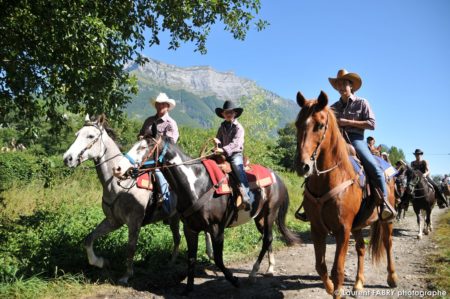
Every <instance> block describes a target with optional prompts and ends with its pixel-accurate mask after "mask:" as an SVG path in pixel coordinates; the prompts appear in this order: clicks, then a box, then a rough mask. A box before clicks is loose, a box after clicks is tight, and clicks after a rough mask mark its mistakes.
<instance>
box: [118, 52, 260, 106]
mask: <svg viewBox="0 0 450 299" xmlns="http://www.w3.org/2000/svg"><path fill="white" fill-rule="evenodd" d="M147 59H148V62H147V63H145V64H144V65H137V64H130V65H127V66H126V67H125V69H126V70H127V71H129V72H131V73H133V74H135V75H136V76H137V77H138V78H139V79H141V80H144V81H150V82H152V83H153V84H155V85H161V86H170V87H171V88H173V89H183V90H186V91H189V92H191V93H193V94H196V95H199V96H216V97H217V98H219V99H221V100H223V101H225V100H239V99H240V98H242V97H243V96H244V97H249V96H252V95H255V94H257V93H261V91H262V90H263V89H262V88H260V87H258V86H257V84H256V82H255V81H252V80H248V79H245V78H240V77H238V76H236V75H235V74H234V72H232V71H227V72H219V71H217V70H215V69H213V68H212V67H210V66H190V67H178V66H175V65H170V64H167V63H164V62H160V61H157V60H155V59H152V58H147Z"/></svg>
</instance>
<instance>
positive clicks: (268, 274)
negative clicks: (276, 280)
mask: <svg viewBox="0 0 450 299" xmlns="http://www.w3.org/2000/svg"><path fill="white" fill-rule="evenodd" d="M264 276H266V277H273V272H266V273H264Z"/></svg>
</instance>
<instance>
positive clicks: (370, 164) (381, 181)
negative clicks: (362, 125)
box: [348, 133, 388, 196]
mask: <svg viewBox="0 0 450 299" xmlns="http://www.w3.org/2000/svg"><path fill="white" fill-rule="evenodd" d="M348 137H349V138H350V141H351V143H352V145H353V147H354V148H355V151H356V153H357V154H358V156H359V159H361V163H362V165H363V166H364V170H365V171H366V172H367V174H368V176H369V177H370V178H371V179H372V180H373V181H374V182H375V183H376V184H377V185H378V186H377V187H379V188H380V189H381V191H382V192H383V194H384V196H387V194H388V192H387V186H386V181H385V178H384V172H383V170H382V169H381V167H380V166H379V165H378V163H377V161H376V160H375V158H374V156H373V155H372V153H371V152H370V150H369V147H368V146H367V142H366V140H365V139H364V136H363V135H360V134H355V133H348Z"/></svg>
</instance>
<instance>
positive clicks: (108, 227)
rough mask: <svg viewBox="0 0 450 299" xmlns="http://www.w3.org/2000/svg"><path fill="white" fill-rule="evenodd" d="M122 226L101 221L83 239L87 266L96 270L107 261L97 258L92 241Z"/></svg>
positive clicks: (104, 220) (106, 220)
mask: <svg viewBox="0 0 450 299" xmlns="http://www.w3.org/2000/svg"><path fill="white" fill-rule="evenodd" d="M121 226H122V225H121V224H120V225H119V224H112V223H111V222H110V221H109V220H108V219H107V218H105V219H103V221H102V222H100V223H99V224H98V225H97V227H96V228H95V229H94V230H93V231H92V232H91V233H90V234H89V235H87V236H86V238H85V239H84V248H86V253H87V256H88V260H89V264H90V265H93V266H96V267H98V268H103V266H105V264H107V263H108V261H107V260H106V259H105V258H103V257H101V256H100V257H97V256H96V255H95V252H94V247H93V245H94V241H95V240H97V239H98V238H100V237H102V236H104V235H107V234H109V233H110V232H112V231H114V230H116V229H118V228H119V227H121Z"/></svg>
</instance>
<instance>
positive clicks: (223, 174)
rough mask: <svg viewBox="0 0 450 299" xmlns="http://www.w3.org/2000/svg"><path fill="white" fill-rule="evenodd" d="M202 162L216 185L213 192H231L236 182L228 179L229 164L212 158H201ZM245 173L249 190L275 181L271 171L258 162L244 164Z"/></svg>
mask: <svg viewBox="0 0 450 299" xmlns="http://www.w3.org/2000/svg"><path fill="white" fill-rule="evenodd" d="M202 163H203V165H205V167H206V170H207V172H208V174H209V177H210V178H211V181H212V183H213V184H214V185H215V186H216V190H215V193H216V194H218V195H223V194H231V193H232V190H233V189H234V187H237V182H235V181H236V180H230V173H231V166H230V164H229V163H228V162H226V161H220V162H219V163H218V162H217V161H216V160H213V159H205V160H202ZM245 173H246V175H247V180H248V183H249V187H250V190H256V189H258V188H264V187H267V186H270V185H272V184H273V183H274V182H275V178H274V176H273V173H272V172H271V171H270V170H269V169H267V168H265V167H264V166H261V165H258V164H247V165H246V166H245ZM234 185H236V186H234ZM236 189H237V188H236Z"/></svg>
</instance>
